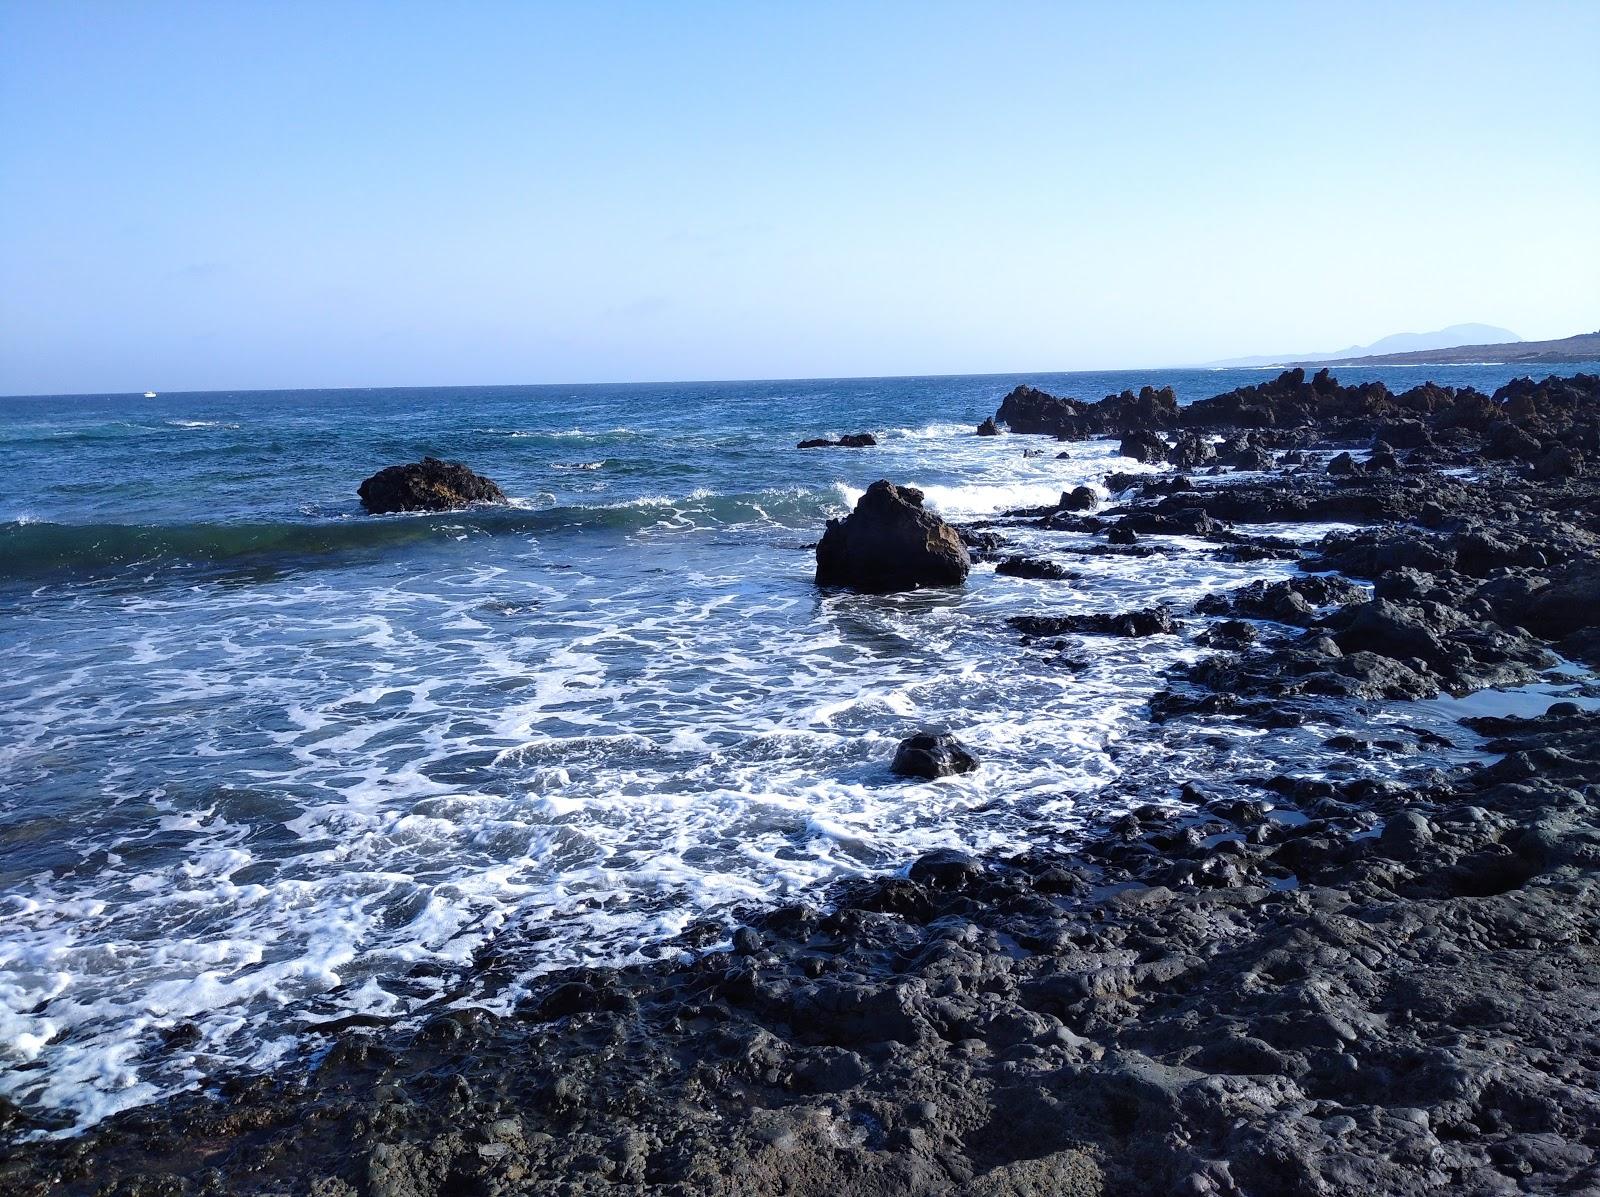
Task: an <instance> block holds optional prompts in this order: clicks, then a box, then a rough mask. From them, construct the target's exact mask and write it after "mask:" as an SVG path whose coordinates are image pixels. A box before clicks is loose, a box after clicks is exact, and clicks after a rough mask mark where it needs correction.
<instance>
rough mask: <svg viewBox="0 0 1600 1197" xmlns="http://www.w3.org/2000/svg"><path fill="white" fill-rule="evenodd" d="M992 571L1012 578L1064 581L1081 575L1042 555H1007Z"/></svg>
mask: <svg viewBox="0 0 1600 1197" xmlns="http://www.w3.org/2000/svg"><path fill="white" fill-rule="evenodd" d="M994 572H995V573H997V574H1004V575H1006V576H1008V577H1012V578H1041V579H1044V580H1046V581H1052V582H1060V581H1066V580H1069V579H1072V578H1077V577H1080V576H1081V575H1079V574H1076V573H1074V572H1073V571H1072V570H1070V569H1068V568H1067V567H1066V566H1064V565H1062V564H1061V563H1060V562H1057V561H1051V560H1048V559H1047V558H1044V557H1022V556H1015V557H1007V558H1006V559H1005V560H1004V561H1001V562H1000V563H999V564H998V565H996V566H995V567H994Z"/></svg>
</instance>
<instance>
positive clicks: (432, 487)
mask: <svg viewBox="0 0 1600 1197" xmlns="http://www.w3.org/2000/svg"><path fill="white" fill-rule="evenodd" d="M356 494H358V495H360V496H361V505H362V506H363V507H365V508H366V509H367V512H368V513H369V514H371V515H387V514H389V513H390V512H395V511H451V510H454V509H455V508H457V507H466V506H468V505H469V504H472V503H504V502H505V501H506V496H505V492H504V491H502V490H501V489H500V488H499V487H498V486H496V485H495V484H494V483H493V482H491V481H489V479H487V478H485V477H484V476H483V475H481V474H475V473H473V472H472V471H471V470H469V469H468V468H467V467H466V466H464V465H462V464H461V463H460V462H459V461H440V460H439V459H438V458H437V457H424V458H423V459H422V460H421V461H414V462H411V463H409V464H408V465H396V466H388V467H386V468H385V469H381V470H379V471H378V472H377V473H376V474H374V475H372V477H370V478H368V479H367V480H366V481H365V482H363V483H362V484H361V485H360V486H359V487H357V488H356Z"/></svg>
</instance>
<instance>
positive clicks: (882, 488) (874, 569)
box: [816, 479, 972, 594]
mask: <svg viewBox="0 0 1600 1197" xmlns="http://www.w3.org/2000/svg"><path fill="white" fill-rule="evenodd" d="M971 568H972V560H971V558H970V557H969V556H968V555H967V549H966V545H965V544H963V543H962V540H961V536H960V534H959V533H958V532H957V531H956V530H955V529H954V528H953V527H951V526H950V525H949V524H947V523H945V522H944V520H942V519H940V518H939V517H938V516H937V515H935V514H934V513H933V512H931V511H928V510H926V509H925V508H924V507H923V506H922V492H921V491H920V490H917V489H916V488H915V487H910V486H896V485H895V484H894V483H892V482H889V481H886V480H883V479H880V480H879V481H877V482H874V483H873V484H872V485H871V486H869V487H868V488H867V492H866V494H864V495H862V496H861V500H860V501H859V502H858V503H857V504H856V509H855V510H854V511H853V512H851V513H850V514H849V515H847V516H845V517H844V518H843V519H833V520H829V521H828V528H827V531H825V532H824V533H823V534H822V540H821V541H820V542H819V543H818V544H817V575H816V581H817V585H818V586H845V587H849V588H850V589H852V590H860V591H865V592H868V593H875V594H882V593H887V592H889V591H895V590H915V589H916V588H918V587H921V586H959V585H960V584H961V583H962V582H964V581H965V580H966V577H967V572H968V571H969V570H970V569H971Z"/></svg>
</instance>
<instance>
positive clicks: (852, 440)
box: [795, 432, 878, 449]
mask: <svg viewBox="0 0 1600 1197" xmlns="http://www.w3.org/2000/svg"><path fill="white" fill-rule="evenodd" d="M877 443H878V438H877V437H875V436H873V435H872V433H870V432H847V433H845V434H844V435H843V436H841V437H840V438H839V439H838V440H836V441H830V440H829V439H828V438H827V437H820V436H819V437H813V438H812V439H811V440H808V441H801V442H800V443H799V444H798V445H796V446H795V448H796V449H869V448H871V447H872V446H873V445H876V444H877Z"/></svg>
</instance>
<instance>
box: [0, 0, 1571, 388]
mask: <svg viewBox="0 0 1600 1197" xmlns="http://www.w3.org/2000/svg"><path fill="white" fill-rule="evenodd" d="M1597 51H1600V9H1596V8H1595V7H1593V6H1588V5H1579V4H1558V3H1535V4H1524V5H1517V6H1511V5H1503V4H1486V3H1479V4H1463V5H1451V6H1442V5H1441V6H1435V5H1413V6H1406V7H1405V8H1404V9H1403V10H1396V9H1394V8H1391V7H1388V6H1378V5H1348V6H1341V7H1340V8H1338V9H1337V10H1332V9H1312V8H1299V7H1294V8H1291V7H1289V6H1277V5H1266V4H1215V5H1208V6H1193V7H1180V6H1176V5H1174V6H1165V5H1156V6H1147V7H1142V8H1141V9H1140V10H1139V11H1122V10H1118V11H1112V10H1110V9H1109V8H1107V9H1092V8H1087V7H1072V8H1066V7H1061V6H1033V5H1013V6H1008V7H1006V8H1005V9H1004V10H1003V11H997V10H995V9H993V8H991V7H987V6H976V5H954V4H952V5H935V6H931V7H924V6H912V5H886V6H879V7H874V8H872V9H871V10H861V9H858V8H856V7H854V6H847V5H833V4H822V5H815V6H808V7H807V8H805V9H798V8H796V9H793V10H780V9H776V8H771V9H768V8H760V9H754V8H748V7H746V6H740V5H731V4H726V5H725V4H692V5H685V6H672V7H667V6H659V7H657V6H646V5H627V4H599V5H593V6H584V7H583V8H581V9H576V8H567V7H558V6H553V5H551V6H546V5H499V4H487V3H485V4H478V5H474V6H470V7H464V8H452V9H448V10H446V9H442V8H438V7H435V6H427V5H417V4H389V5H374V4H355V3H338V4H330V5H325V6H318V5H309V4H294V3H288V4H272V5H267V4H238V5H228V6H221V5H218V6H198V5H180V4H165V3H123V4H110V3H78V4H71V5H51V6H46V5H42V4H31V3H17V2H15V0H13V2H11V3H6V4H4V5H3V6H0V120H3V121H4V128H5V135H4V137H3V138H0V393H7V394H17V393H65V392H118V391H141V390H144V389H145V388H147V387H149V388H153V389H156V390H200V389H221V388H237V389H258V388H276V387H332V386H387V385H395V386H408V385H414V386H422V385H444V384H473V383H535V382H582V381H644V380H663V379H690V378H692V379H708V378H778V377H807V376H809V377H832V376H846V375H895V374H950V373H986V372H1012V371H1026V370H1041V371H1042V370H1072V369H1105V368H1117V367H1128V368H1137V367H1146V366H1148V367H1155V366H1168V365H1173V364H1176V363H1182V362H1200V361H1212V360H1216V359H1221V358H1228V357H1237V356H1242V355H1248V354H1266V353H1271V352H1273V351H1275V350H1279V349H1280V348H1282V347H1294V346H1336V345H1365V344H1370V343H1372V342H1374V341H1377V340H1379V339H1380V338H1383V337H1385V336H1388V335H1390V334H1393V333H1396V332H1399V331H1401V330H1406V329H1430V328H1442V327H1444V326H1447V325H1453V324H1458V323H1462V322H1466V321H1473V322H1482V323H1486V324H1492V325H1496V326H1503V327H1505V328H1510V329H1515V330H1516V331H1517V333H1518V334H1519V335H1521V336H1522V337H1524V338H1526V339H1529V340H1540V339H1547V338H1556V337H1564V336H1568V335H1571V334H1573V333H1577V332H1582V331H1587V330H1589V329H1592V328H1593V327H1595V326H1596V325H1597V324H1600V319H1597V318H1596V312H1597V311H1600V302H1597V301H1600V238H1596V237H1594V236H1593V234H1592V223H1593V213H1594V211H1595V210H1597V208H1600V154H1595V153H1592V152H1590V153H1582V152H1580V150H1581V147H1583V146H1590V147H1593V145H1594V138H1593V131H1592V127H1591V124H1592V118H1593V114H1594V113H1595V112H1596V111H1600V80H1597V77H1596V73H1595V72H1594V71H1593V70H1592V69H1591V67H1592V63H1593V61H1594V60H1595V58H1596V57H1597Z"/></svg>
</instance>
